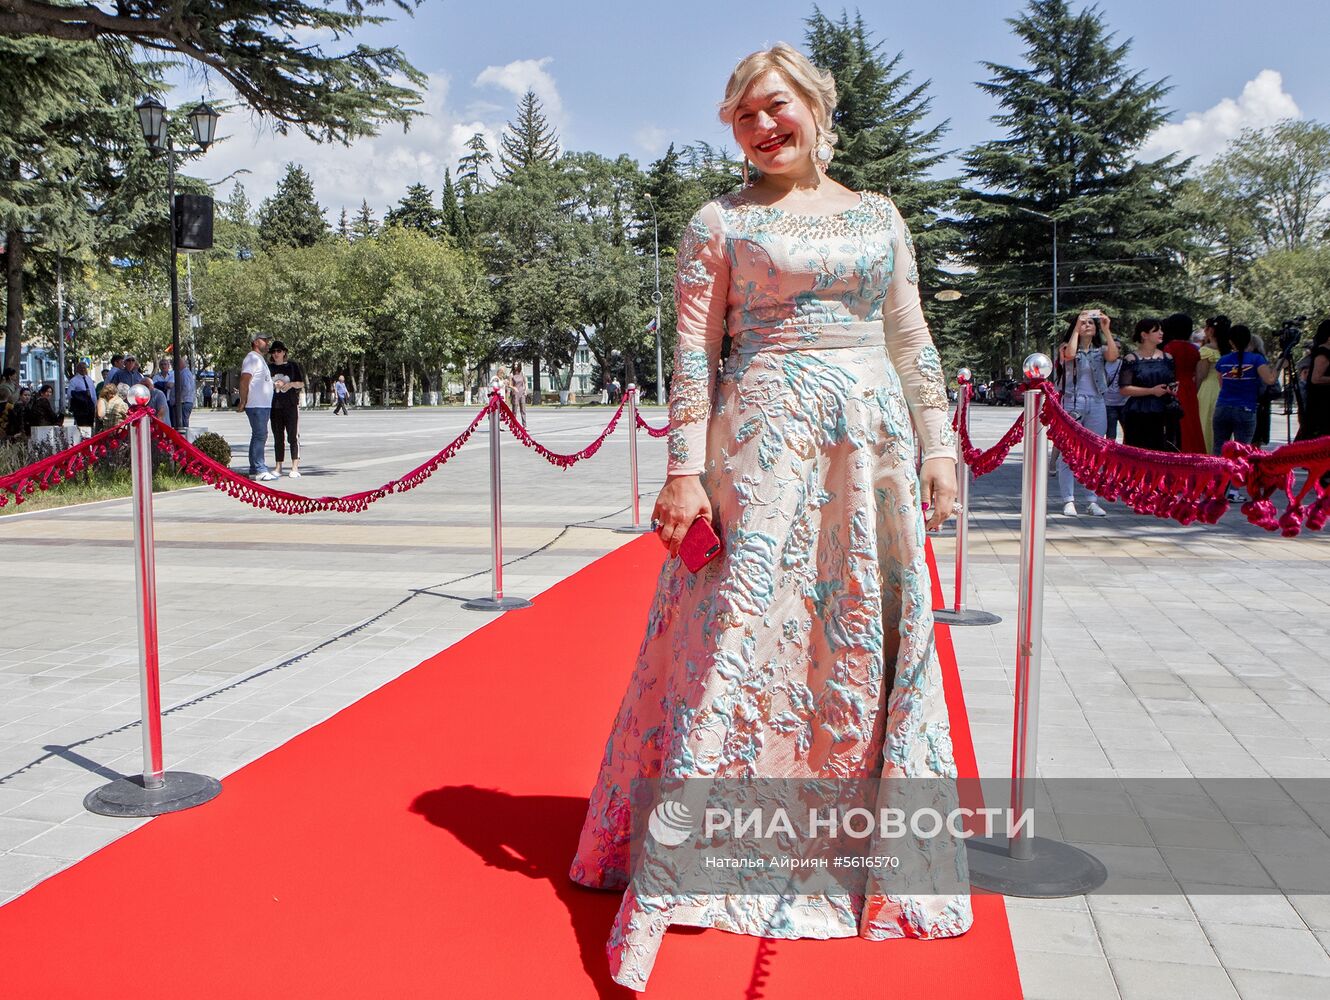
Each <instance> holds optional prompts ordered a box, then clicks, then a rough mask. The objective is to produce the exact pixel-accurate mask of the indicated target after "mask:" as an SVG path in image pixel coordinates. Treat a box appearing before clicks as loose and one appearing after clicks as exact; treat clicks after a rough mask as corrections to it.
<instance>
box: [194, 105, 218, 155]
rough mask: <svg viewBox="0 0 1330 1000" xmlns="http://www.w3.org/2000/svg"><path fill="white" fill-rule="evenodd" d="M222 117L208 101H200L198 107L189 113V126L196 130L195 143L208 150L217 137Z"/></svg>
mask: <svg viewBox="0 0 1330 1000" xmlns="http://www.w3.org/2000/svg"><path fill="white" fill-rule="evenodd" d="M221 117H222V116H221V115H220V114H218V113H217V109H216V108H214V107H213V106H212V105H211V104H209V103H208V102H207V101H199V103H198V106H197V107H196V108H195V109H194V110H193V111H191V112H190V113H189V124H190V127H191V128H192V129H193V130H194V141H195V142H197V143H198V144H199V146H200V148H202V149H204V150H206V149H207V148H208V147H209V146H211V145H212V143H213V140H214V139H215V138H216V137H217V120H218V119H219V118H221Z"/></svg>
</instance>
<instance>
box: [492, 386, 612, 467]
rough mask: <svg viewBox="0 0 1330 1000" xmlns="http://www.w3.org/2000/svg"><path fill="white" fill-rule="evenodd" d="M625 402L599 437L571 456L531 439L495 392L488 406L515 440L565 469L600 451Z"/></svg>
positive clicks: (552, 463)
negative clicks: (492, 408) (495, 409)
mask: <svg viewBox="0 0 1330 1000" xmlns="http://www.w3.org/2000/svg"><path fill="white" fill-rule="evenodd" d="M626 402H627V398H626V397H625V399H624V400H623V401H622V402H620V403H619V408H618V409H617V410H615V411H614V416H612V417H610V422H609V424H607V425H606V427H605V430H604V431H602V432H601V435H600V437H598V438H596V440H594V441H592V442H591V443H590V444H589V445H587V446H586V447H585V448H583V449H582V450H581V451H575V452H573V453H572V454H571V455H561V454H559V453H558V452H557V451H550V450H549V449H548V448H546V447H545V446H544V445H543V444H541V443H540V442H539V441H537V440H536V439H535V438H533V437H532V436H531V434H530V433H529V432H528V431H527V429H526V427H525V426H523V425H522V423H521V421H519V420H518V419H517V417H515V416H514V415H513V411H512V410H510V409H509V408H508V404H507V403H505V402H504V401H503V400H502V399H500V398H499V395H498V393H497V392H496V393H495V394H494V395H493V396H491V397H490V405H491V406H495V407H498V410H499V417H500V418H501V419H502V420H503V422H504V423H506V424H507V425H508V429H509V430H510V431H512V432H513V436H514V437H515V438H517V440H518V441H519V442H521V443H522V444H524V445H526V446H527V447H528V448H530V449H532V450H533V451H534V452H535V453H536V454H537V455H539V456H540V457H541V458H543V459H544V460H545V461H547V462H549V463H550V464H551V465H557V466H558V467H559V468H560V469H566V468H568V467H569V466H571V465H575V464H576V463H578V462H580V461H582V459H584V458H590V457H591V456H592V455H594V454H595V453H596V452H598V451H600V446H601V445H602V444H604V443H605V439H606V438H607V437H609V436H610V435H611V434H613V433H614V428H615V427H616V426H617V425H618V423H619V418H620V417H621V416H623V408H624V404H625V403H626Z"/></svg>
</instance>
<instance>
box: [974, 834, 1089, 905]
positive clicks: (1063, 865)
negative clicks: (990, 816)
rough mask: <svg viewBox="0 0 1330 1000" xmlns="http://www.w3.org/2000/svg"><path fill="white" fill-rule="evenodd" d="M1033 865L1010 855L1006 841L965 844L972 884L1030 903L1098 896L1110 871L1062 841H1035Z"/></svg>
mask: <svg viewBox="0 0 1330 1000" xmlns="http://www.w3.org/2000/svg"><path fill="white" fill-rule="evenodd" d="M1032 846H1033V847H1034V852H1033V854H1032V855H1031V857H1030V860H1029V861H1017V860H1015V859H1014V858H1012V857H1011V856H1010V855H1009V854H1007V838H1006V837H971V838H970V839H969V840H967V841H966V842H965V847H966V857H967V858H968V859H969V862H970V882H971V883H973V884H974V885H975V886H976V887H978V888H980V889H985V890H987V891H989V892H999V893H1001V894H1002V895H1004V896H1023V897H1025V898H1027V899H1058V898H1061V897H1063V896H1083V895H1085V894H1086V893H1088V892H1094V890H1096V889H1098V888H1099V887H1100V886H1101V885H1103V884H1104V882H1106V881H1107V880H1108V869H1107V868H1105V867H1104V865H1103V863H1102V862H1101V861H1100V860H1099V859H1098V858H1096V857H1095V856H1094V855H1093V854H1089V853H1087V852H1086V851H1082V850H1081V849H1080V848H1079V847H1072V846H1071V845H1070V844H1064V843H1062V841H1060V840H1049V839H1048V838H1047V837H1035V838H1034V842H1033V845H1032Z"/></svg>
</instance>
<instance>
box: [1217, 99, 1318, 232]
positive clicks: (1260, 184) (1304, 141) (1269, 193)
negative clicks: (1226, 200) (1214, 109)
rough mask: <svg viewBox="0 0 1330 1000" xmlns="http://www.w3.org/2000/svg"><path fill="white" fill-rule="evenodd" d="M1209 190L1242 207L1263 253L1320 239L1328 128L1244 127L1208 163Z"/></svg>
mask: <svg viewBox="0 0 1330 1000" xmlns="http://www.w3.org/2000/svg"><path fill="white" fill-rule="evenodd" d="M1211 170H1212V174H1213V177H1214V180H1215V183H1214V185H1213V186H1214V187H1217V188H1220V189H1221V190H1223V191H1225V192H1228V193H1229V194H1230V198H1231V201H1232V203H1233V207H1235V208H1237V207H1243V208H1245V209H1246V211H1245V212H1244V213H1243V214H1244V217H1245V218H1244V221H1245V222H1246V223H1247V224H1249V225H1251V226H1252V227H1253V228H1254V229H1255V231H1256V234H1257V236H1258V237H1259V238H1260V240H1261V243H1262V244H1263V245H1264V247H1265V248H1266V249H1267V250H1276V249H1279V250H1297V249H1298V248H1299V247H1302V246H1304V245H1306V244H1307V243H1309V242H1314V241H1316V240H1319V239H1322V238H1324V235H1325V228H1326V223H1327V219H1326V217H1325V214H1324V213H1323V212H1322V210H1321V204H1322V203H1323V202H1324V201H1325V199H1326V197H1327V195H1330V127H1328V126H1326V125H1323V124H1321V123H1320V122H1307V121H1294V120H1292V119H1286V120H1284V121H1281V122H1277V123H1276V124H1274V125H1271V126H1269V127H1267V128H1263V129H1250V128H1249V129H1244V130H1243V132H1242V134H1241V135H1240V136H1238V138H1237V139H1235V140H1234V141H1233V142H1232V143H1231V144H1230V145H1229V147H1228V149H1227V150H1226V151H1225V152H1224V155H1223V156H1222V157H1221V158H1220V159H1218V160H1217V161H1216V162H1215V163H1214V164H1213V165H1212V168H1211Z"/></svg>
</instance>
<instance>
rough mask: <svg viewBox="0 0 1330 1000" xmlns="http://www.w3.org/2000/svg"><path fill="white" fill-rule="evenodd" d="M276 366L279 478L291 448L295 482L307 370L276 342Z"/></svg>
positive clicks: (274, 416)
mask: <svg viewBox="0 0 1330 1000" xmlns="http://www.w3.org/2000/svg"><path fill="white" fill-rule="evenodd" d="M268 357H270V358H272V363H271V364H270V365H269V366H268V370H269V371H271V372H272V380H273V390H274V391H273V397H272V444H273V450H274V452H276V456H277V468H276V473H277V475H279V476H280V475H281V474H282V463H283V462H284V461H286V446H287V445H288V444H289V445H290V446H291V473H290V478H291V479H299V478H300V390H301V389H303V388H304V387H305V370H304V369H303V368H301V367H300V365H298V364H296V362H294V361H291V360H289V359H288V355H287V352H286V345H285V344H283V343H282V342H281V341H280V340H274V341H273V342H272V347H270V348H269V349H268Z"/></svg>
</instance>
